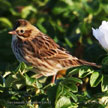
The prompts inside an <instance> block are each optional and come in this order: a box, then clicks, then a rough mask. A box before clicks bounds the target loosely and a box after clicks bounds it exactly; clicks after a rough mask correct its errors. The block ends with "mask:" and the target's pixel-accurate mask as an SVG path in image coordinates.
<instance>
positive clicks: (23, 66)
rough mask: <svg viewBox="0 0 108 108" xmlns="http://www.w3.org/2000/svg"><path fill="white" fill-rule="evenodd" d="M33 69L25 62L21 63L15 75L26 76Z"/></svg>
mask: <svg viewBox="0 0 108 108" xmlns="http://www.w3.org/2000/svg"><path fill="white" fill-rule="evenodd" d="M31 69H32V67H31V66H27V65H26V64H25V63H24V62H21V63H20V64H19V66H18V67H17V69H16V70H15V73H18V72H20V73H21V74H24V73H26V72H27V71H29V70H31Z"/></svg>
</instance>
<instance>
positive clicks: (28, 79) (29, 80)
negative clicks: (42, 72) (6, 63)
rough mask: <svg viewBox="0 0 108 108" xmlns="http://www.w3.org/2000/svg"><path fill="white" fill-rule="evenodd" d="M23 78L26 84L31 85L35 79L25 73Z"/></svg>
mask: <svg viewBox="0 0 108 108" xmlns="http://www.w3.org/2000/svg"><path fill="white" fill-rule="evenodd" d="M25 80H26V84H27V85H32V84H33V83H34V82H35V81H36V79H35V78H30V77H29V76H28V75H27V74H26V75H25Z"/></svg>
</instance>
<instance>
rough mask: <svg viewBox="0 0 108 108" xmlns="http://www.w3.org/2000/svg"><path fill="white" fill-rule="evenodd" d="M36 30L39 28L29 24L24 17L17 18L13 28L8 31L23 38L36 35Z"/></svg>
mask: <svg viewBox="0 0 108 108" xmlns="http://www.w3.org/2000/svg"><path fill="white" fill-rule="evenodd" d="M38 32H39V30H38V29H37V28H36V27H35V26H33V25H32V24H30V22H28V21H27V20H24V19H19V20H17V22H16V25H15V26H14V29H13V30H12V31H10V32H8V33H9V34H12V35H13V36H17V37H19V38H21V39H25V38H29V37H32V36H34V35H36V34H37V33H38Z"/></svg>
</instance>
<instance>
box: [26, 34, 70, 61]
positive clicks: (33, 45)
mask: <svg viewBox="0 0 108 108" xmlns="http://www.w3.org/2000/svg"><path fill="white" fill-rule="evenodd" d="M28 43H29V46H30V48H29V50H31V52H32V54H33V56H35V57H38V58H40V59H67V58H70V57H72V56H71V55H70V54H69V53H68V52H67V51H66V50H65V49H64V48H61V47H60V46H59V45H58V44H56V43H55V42H54V41H53V40H52V39H51V38H50V37H48V36H47V35H39V36H36V37H35V38H33V39H32V40H29V42H28Z"/></svg>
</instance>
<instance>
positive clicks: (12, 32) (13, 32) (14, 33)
mask: <svg viewBox="0 0 108 108" xmlns="http://www.w3.org/2000/svg"><path fill="white" fill-rule="evenodd" d="M8 33H9V34H11V35H16V34H17V33H16V31H15V30H13V31H10V32H8Z"/></svg>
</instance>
